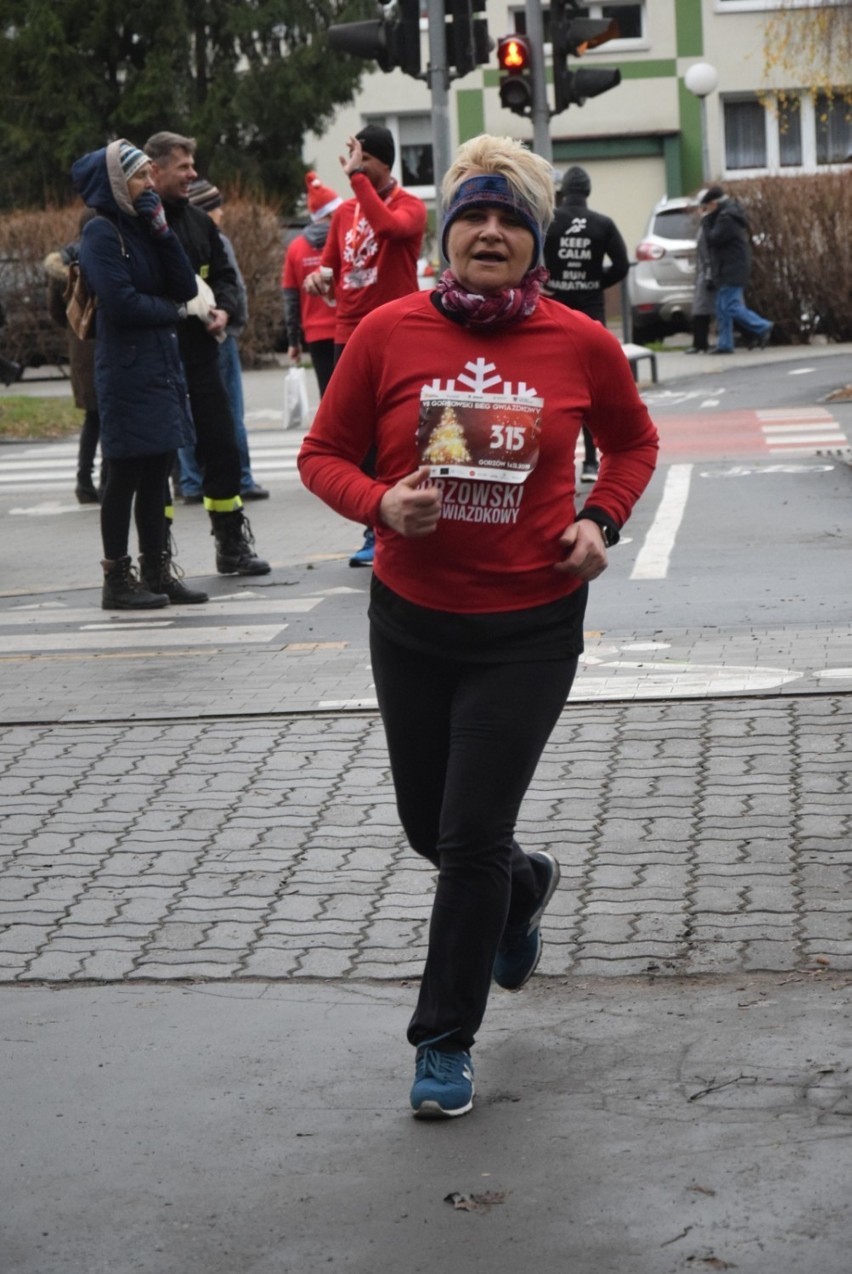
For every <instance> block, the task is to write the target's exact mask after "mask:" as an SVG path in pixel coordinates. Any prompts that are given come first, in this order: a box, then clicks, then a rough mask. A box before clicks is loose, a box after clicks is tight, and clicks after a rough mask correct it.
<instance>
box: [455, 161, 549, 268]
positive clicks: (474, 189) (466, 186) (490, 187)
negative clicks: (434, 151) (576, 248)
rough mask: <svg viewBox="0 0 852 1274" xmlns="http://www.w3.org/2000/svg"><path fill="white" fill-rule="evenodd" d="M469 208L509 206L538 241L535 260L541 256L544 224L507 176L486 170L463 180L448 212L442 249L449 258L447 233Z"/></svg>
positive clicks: (535, 262) (536, 241) (533, 262)
mask: <svg viewBox="0 0 852 1274" xmlns="http://www.w3.org/2000/svg"><path fill="white" fill-rule="evenodd" d="M468 208H508V209H509V210H510V211H511V212H512V214H513V215H514V216H516V217H517V218H518V219H519V220H520V221H522V222H523V223H524V225H525V226H526V228H527V230H529V232H530V234H531V235H532V237H533V240H534V242H535V251H534V254H533V260H532V264H533V265H537V264H538V262H539V260H540V259H541V248H542V239H543V235H542V228H541V226H540V225H539V223H538V221H536V219H535V215H534V214H533V210H532V208H531V207H530V205H529V204H528V203H526V202H525V201H523V200H520V199H519V198H518V196H517V195H516V194H515V192H514V191H513V190H512V187H511V186H510V185H509V183H508V181H507V180H506V178H505V177H501V176H499V175H498V174H497V173H483V174H482V175H481V176H479V177H468V179H467V180H466V181H463V182H462V183H461V185H460V186H459V188H458V190H457V191H456V193H455V195H454V196H453V198H452V201H451V202H450V204H449V206H448V208H447V210H446V212H445V213H444V226H443V230H442V232H441V251H442V252H443V254H444V256H445V257H446V259H447V260H448V261H449V259H450V258H449V254H448V252H447V234H448V232H449V229H450V226H451V225H452V224H453V222H454V221H455V219H456V217H458V216H459V214H460V213H462V212H464V211H465V210H466V209H468Z"/></svg>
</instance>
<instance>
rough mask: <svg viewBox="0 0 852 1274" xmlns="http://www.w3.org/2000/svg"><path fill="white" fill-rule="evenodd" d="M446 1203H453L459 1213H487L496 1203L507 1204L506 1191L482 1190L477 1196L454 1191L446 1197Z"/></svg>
mask: <svg viewBox="0 0 852 1274" xmlns="http://www.w3.org/2000/svg"><path fill="white" fill-rule="evenodd" d="M444 1202H445V1203H451V1204H452V1205H453V1207H454V1208H455V1209H456V1211H457V1212H487V1211H488V1209H489V1208H490V1207H491V1206H492V1205H493V1204H495V1203H505V1202H506V1191H505V1190H482V1191H480V1192H479V1193H477V1194H461V1193H460V1192H459V1191H458V1190H453V1191H451V1192H450V1194H445V1195H444Z"/></svg>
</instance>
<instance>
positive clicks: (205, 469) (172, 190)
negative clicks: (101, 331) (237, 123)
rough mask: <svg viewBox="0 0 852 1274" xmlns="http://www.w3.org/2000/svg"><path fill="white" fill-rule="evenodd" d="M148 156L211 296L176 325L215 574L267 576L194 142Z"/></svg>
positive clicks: (154, 148) (174, 139) (175, 227)
mask: <svg viewBox="0 0 852 1274" xmlns="http://www.w3.org/2000/svg"><path fill="white" fill-rule="evenodd" d="M145 154H146V155H147V156H148V158H149V159H150V160H151V172H152V175H153V178H154V188H155V189H156V191H157V193H158V195H159V196H160V198H161V199H162V201H163V204H164V205H165V211H166V217H167V219H168V225H169V227H170V229H171V230H172V233H173V234H175V235H177V237H178V239H179V240H180V242H181V244H182V245H183V248H184V251H185V252H186V255H187V256H188V257H189V259H190V261H191V262H192V266H193V269H194V270H195V273H196V274H197V275H199V276H200V277H201V279H202V280H203V281H204V283H205V284H206V285H207V288H206V289H202V290H203V291H207V290H208V289H209V292H211V293H212V298H211V300H210V303H209V305H208V306H207V309H206V312H205V313H203V314H199V315H197V316H194V317H192V318H190V319H189V321H188V322H186V323H184V324H182V325H181V328H180V349H181V356H182V357H183V365H184V369H185V371H186V381H187V385H188V386H189V397H190V402H191V403H192V415H193V419H194V420H195V431H196V435H197V441H196V447H195V454H196V456H197V457H198V462H199V464H200V466H201V473H202V479H203V481H202V491H203V496H204V507H205V509H206V510H207V512H208V514H209V516H210V532H211V534H212V536H213V538H214V540H215V543H216V570H217V571H218V572H219V573H220V575H268V573H269V571H270V570H271V567H270V565H269V563H268V562H267V561H264V559H263V558H262V557H258V556H257V554H256V553H255V551H254V536H253V535H252V532H251V527H250V526H249V522H248V519H247V518H246V516H245V514H244V512H243V501H242V496H241V495H240V484H241V467H242V466H241V461H240V450H239V445H238V441H237V431H236V428H235V425H234V415H233V412H232V411H231V404H230V400H229V398H228V391H227V389H226V388H225V384H224V381H223V380H222V375H221V371H220V364H219V344H220V343H221V342H222V341H223V340H224V339H225V336H226V333H227V329H228V326H229V325H230V324H231V323H232V322H234V321H235V320H236V319H237V316H238V315H239V313H240V293H239V285H238V283H237V275H236V271H235V270H234V268H233V267H232V265H231V263H230V261H229V260H228V255H227V253H226V251H225V245H224V244H223V242H222V236H221V235H220V234H219V231H218V230H217V229H216V226H215V224H214V223H213V221H211V219H210V218H209V217H208V215H207V213H206V212H203V211H202V210H201V209H200V208H195V207H193V206H192V204H191V203H190V201H189V189H190V186H191V185H192V183H193V182H194V181H196V180H197V178H198V173H197V172H196V169H195V138H194V137H183V136H181V135H180V134H179V133H169V132H160V133H154V134H153V136H151V137H149V138H148V140H147V141H146V143H145Z"/></svg>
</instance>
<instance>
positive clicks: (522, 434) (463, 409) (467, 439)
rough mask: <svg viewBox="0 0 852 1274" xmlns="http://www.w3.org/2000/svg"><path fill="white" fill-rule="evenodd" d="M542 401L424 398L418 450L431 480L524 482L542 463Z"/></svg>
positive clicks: (429, 392)
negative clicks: (540, 451) (444, 478)
mask: <svg viewBox="0 0 852 1274" xmlns="http://www.w3.org/2000/svg"><path fill="white" fill-rule="evenodd" d="M542 405H543V403H542V399H540V398H512V397H508V396H507V397H501V395H499V394H460V393H453V394H446V393H444V394H442V393H439V392H437V391H435V390H433V389H428V388H424V389H423V391H422V393H421V395H420V419H419V421H418V426H417V450H418V454H419V456H420V463H421V464H428V465H429V466H430V468H431V470H432V477H434V478H438V477H452V478H468V479H473V480H474V481H479V482H524V481H525V480H526V478H527V477H528V476H529V475H530V474H531V473H532V471H533V469H534V468H535V466H536V464H537V463H538V453H539V438H540V434H541V409H542Z"/></svg>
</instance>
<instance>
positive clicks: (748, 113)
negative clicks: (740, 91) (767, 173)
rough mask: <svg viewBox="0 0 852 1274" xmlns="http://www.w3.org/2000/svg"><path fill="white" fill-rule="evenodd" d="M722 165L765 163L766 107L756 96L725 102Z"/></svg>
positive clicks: (735, 167)
mask: <svg viewBox="0 0 852 1274" xmlns="http://www.w3.org/2000/svg"><path fill="white" fill-rule="evenodd" d="M725 166H726V168H729V169H732V170H735V169H739V168H765V167H766V111H765V109H764V107H763V106H762V104H761V103H760V102H758V101H757V99H754V100H752V101H744V102H725Z"/></svg>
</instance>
